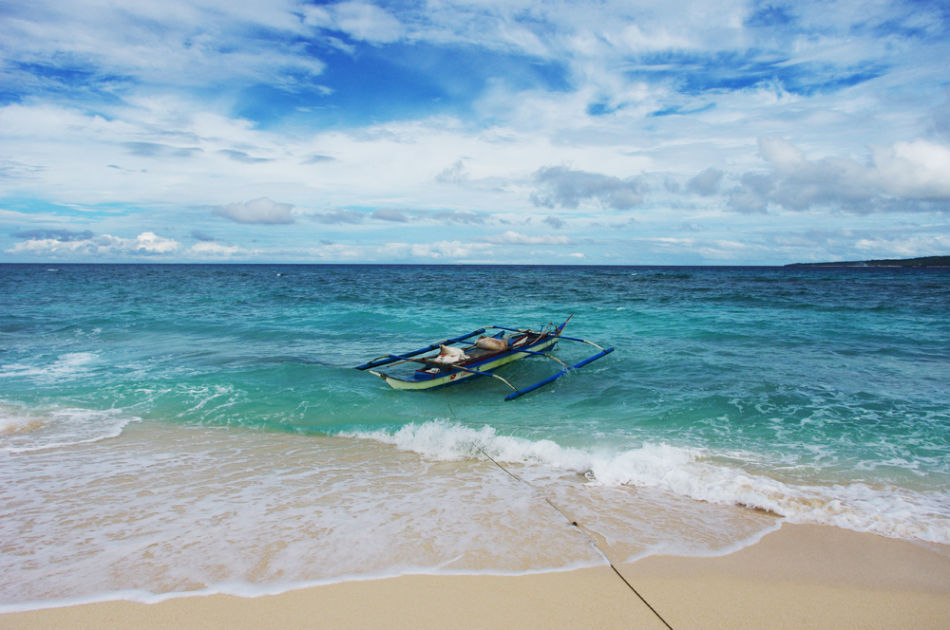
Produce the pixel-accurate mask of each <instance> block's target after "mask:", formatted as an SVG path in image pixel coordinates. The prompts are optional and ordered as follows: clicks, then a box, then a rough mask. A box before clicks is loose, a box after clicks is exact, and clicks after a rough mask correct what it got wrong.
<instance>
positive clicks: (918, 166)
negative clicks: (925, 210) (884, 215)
mask: <svg viewBox="0 0 950 630" xmlns="http://www.w3.org/2000/svg"><path fill="white" fill-rule="evenodd" d="M874 167H875V170H876V173H877V174H878V175H879V176H880V178H881V186H882V187H883V188H884V189H885V190H887V191H889V192H891V193H893V194H895V195H900V196H902V197H911V198H915V199H944V200H950V147H946V146H943V145H939V144H935V143H933V142H928V141H926V140H915V141H913V142H898V143H896V144H894V145H893V146H891V147H887V148H879V149H877V150H875V151H874Z"/></svg>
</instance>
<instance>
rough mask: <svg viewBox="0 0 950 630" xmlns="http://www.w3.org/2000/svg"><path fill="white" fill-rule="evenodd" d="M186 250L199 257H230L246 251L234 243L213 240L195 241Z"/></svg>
mask: <svg viewBox="0 0 950 630" xmlns="http://www.w3.org/2000/svg"><path fill="white" fill-rule="evenodd" d="M188 252H189V253H190V254H193V255H195V256H198V257H200V258H204V257H210V258H230V257H232V256H234V255H236V254H242V253H246V252H245V251H244V250H243V249H242V248H240V247H238V246H236V245H225V244H223V243H216V242H214V241H202V242H200V243H195V244H194V245H192V246H191V248H190V249H189V250H188Z"/></svg>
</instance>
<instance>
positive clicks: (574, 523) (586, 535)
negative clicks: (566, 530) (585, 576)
mask: <svg viewBox="0 0 950 630" xmlns="http://www.w3.org/2000/svg"><path fill="white" fill-rule="evenodd" d="M473 446H474V447H475V448H476V449H478V451H479V452H480V453H481V454H482V455H484V456H485V457H487V458H488V460H489V461H490V462H491V463H493V464H494V465H495V466H498V468H500V469H501V470H503V471H504V472H505V473H507V474H508V475H509V476H510V477H511V478H512V479H515V480H517V481H520V482H521V483H523V484H524V485H526V486H528V487H529V488H531V489H532V490H533V491H534V492H535V493H536V494H537V495H538V496H539V497H541V498H542V499H544V502H545V503H547V504H548V505H550V506H551V508H553V509H554V511H556V512H557V513H558V514H560V515H561V516H563V517H564V519H565V520H566V521H567V522H568V523H570V524H571V526H572V527H574V528H576V529H577V531H579V532H580V533H581V534H583V536H584V538H586V539H587V541H588V542H589V543H590V545H591V546H592V547H593V548H594V549H596V550H597V551H598V552H599V553H600V555H601V556H603V558H604V560H606V561H607V564H609V565H610V568H611V569H613V572H614V573H616V574H617V577H619V578H620V579H621V580H622V581H623V583H624V584H626V585H627V588H629V589H630V590H631V591H632V592H633V594H634V595H636V596H637V597H638V598H639V599H640V601H641V602H643V604H644V605H645V606H646V607H647V608H649V609H650V612H652V613H653V614H654V615H656V618H657V619H659V620H660V621H661V622H663V625H664V626H666V627H667V628H669V630H673V626H671V625H670V624H669V622H667V621H666V619H664V618H663V616H662V615H661V614H660V613H658V612H657V610H656V608H654V607H653V606H651V605H650V602H648V601H647V600H646V599H645V598H644V597H643V595H641V594H640V592H639V591H637V589H636V588H634V586H633V584H631V583H630V582H629V581H628V580H627V578H625V577H624V576H623V574H622V573H621V572H620V571H619V570H618V569H617V567H616V566H615V565H614V563H613V562H612V561H611V560H610V558H609V557H608V556H607V553H606V551H604V549H602V548H601V546H600V545H599V544H598V543H597V541H596V540H595V539H594V537H593V536H591V534H590V533H588V531H587V529H585V528H584V527H582V526H581V525H580V524H578V522H577V521H576V520H574V519H572V518H571V517H570V516H568V515H567V513H566V512H565V511H564V510H562V509H561V508H559V507H558V506H557V505H555V503H554V502H553V501H551V499H549V498H548V497H547V495H545V494H544V493H543V492H541V490H539V489H538V488H537V487H536V486H535V485H534V484H532V483H531V482H530V481H528V480H526V479H524V478H523V477H519V476H518V475H516V474H515V473H513V472H511V471H510V470H508V469H507V468H505V467H504V466H502V465H501V464H500V463H499V462H498V460H496V459H495V458H494V457H492V456H491V455H489V454H488V453H486V452H485V449H484V448H482V447H481V446H479V445H478V444H474V443H473Z"/></svg>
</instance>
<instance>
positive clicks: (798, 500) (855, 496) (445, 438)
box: [341, 420, 950, 544]
mask: <svg viewBox="0 0 950 630" xmlns="http://www.w3.org/2000/svg"><path fill="white" fill-rule="evenodd" d="M341 435H343V436H347V437H353V438H359V439H369V440H375V441H377V442H382V443H385V444H391V445H393V446H395V447H396V448H399V449H401V450H405V451H412V452H415V453H418V454H419V455H421V456H423V457H425V458H429V459H436V460H448V461H451V460H459V459H465V458H475V457H478V456H479V455H480V453H481V452H484V453H485V454H487V455H490V456H491V457H492V458H493V459H495V460H497V461H499V462H503V463H506V464H515V465H522V466H524V467H526V468H528V469H532V468H535V469H536V468H541V469H542V471H548V472H554V473H557V472H561V473H563V472H574V473H578V474H582V475H584V476H585V477H586V479H587V483H590V484H599V485H605V486H620V485H627V486H634V487H644V488H654V489H658V490H661V491H665V492H669V493H671V494H674V495H677V496H681V497H687V498H690V499H694V500H697V501H706V502H710V503H716V504H722V505H737V506H742V507H746V508H752V509H757V510H763V511H767V512H771V513H774V514H776V515H778V516H781V517H783V518H785V519H786V520H787V521H789V522H792V523H811V524H824V525H834V526H837V527H843V528H846V529H850V530H854V531H862V532H870V533H874V534H879V535H883V536H888V537H891V538H901V539H917V540H922V541H927V542H934V543H941V544H950V492H948V491H935V492H924V491H914V490H909V489H906V488H898V487H894V486H890V485H883V484H882V485H879V486H872V485H870V484H866V483H862V482H852V483H827V482H822V481H821V480H820V479H815V481H814V482H813V483H809V484H803V483H800V482H793V481H788V480H781V479H778V478H775V477H772V476H767V475H764V474H761V473H756V472H752V471H749V470H744V469H742V468H740V467H738V466H734V465H727V464H723V463H720V462H717V461H715V458H716V456H717V454H716V453H714V452H711V451H709V450H707V449H698V448H695V449H694V448H684V447H679V446H672V445H669V444H653V443H644V444H642V445H641V446H640V447H639V448H633V449H628V450H610V449H607V448H603V449H599V448H575V447H566V446H561V445H559V444H557V443H556V442H554V441H552V440H547V439H543V440H531V439H526V438H521V437H516V436H506V435H499V434H498V433H497V431H496V430H495V429H494V428H493V427H491V426H487V425H486V426H483V427H481V428H478V429H475V428H472V427H468V426H464V425H461V424H457V423H450V422H446V421H442V420H435V421H431V422H424V423H419V424H416V423H412V424H408V425H405V426H403V427H401V428H399V429H396V430H392V431H387V430H377V431H361V432H345V433H342V434H341ZM730 459H731V460H733V461H734V460H735V454H734V453H730ZM535 472H536V473H537V472H538V471H535ZM541 474H544V472H542V473H541Z"/></svg>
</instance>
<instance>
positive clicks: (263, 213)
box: [213, 197, 294, 225]
mask: <svg viewBox="0 0 950 630" xmlns="http://www.w3.org/2000/svg"><path fill="white" fill-rule="evenodd" d="M291 210H293V205H292V204H289V203H279V202H276V201H273V200H271V199H268V198H267V197H260V198H259V199H252V200H251V201H245V202H243V203H229V204H227V205H226V206H219V207H217V208H215V209H214V211H213V213H214V214H215V215H217V216H219V217H224V218H226V219H231V220H232V221H235V222H237V223H259V224H264V225H281V224H287V223H293V222H294V216H293V214H292V213H291Z"/></svg>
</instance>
